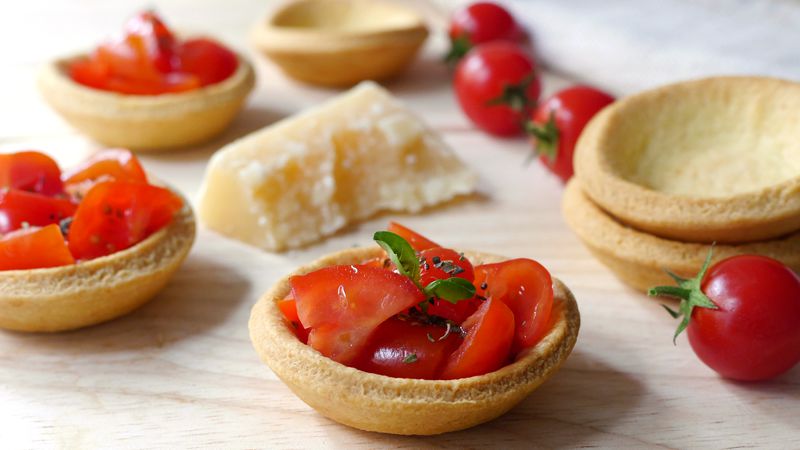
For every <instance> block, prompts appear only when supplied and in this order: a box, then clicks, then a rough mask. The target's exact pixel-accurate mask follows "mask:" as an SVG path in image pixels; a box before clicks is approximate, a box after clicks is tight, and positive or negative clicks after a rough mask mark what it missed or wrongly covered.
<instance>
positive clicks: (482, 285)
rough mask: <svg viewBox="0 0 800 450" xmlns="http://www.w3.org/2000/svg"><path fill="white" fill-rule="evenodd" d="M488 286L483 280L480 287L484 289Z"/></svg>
mask: <svg viewBox="0 0 800 450" xmlns="http://www.w3.org/2000/svg"><path fill="white" fill-rule="evenodd" d="M488 287H489V285H488V284H486V282H485V281H484V282H483V283H481V289H483V290H484V291H485V290H486V288H488Z"/></svg>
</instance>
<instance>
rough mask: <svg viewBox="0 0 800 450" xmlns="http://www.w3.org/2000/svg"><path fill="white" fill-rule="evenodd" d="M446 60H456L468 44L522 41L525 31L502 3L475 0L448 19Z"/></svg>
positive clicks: (466, 49)
mask: <svg viewBox="0 0 800 450" xmlns="http://www.w3.org/2000/svg"><path fill="white" fill-rule="evenodd" d="M449 35H450V43H451V46H452V48H451V50H450V53H449V54H448V55H447V60H448V61H458V60H459V59H460V58H462V57H463V56H464V55H465V54H466V53H467V51H469V49H470V48H472V47H473V46H475V45H478V44H483V43H484V42H490V41H512V42H523V41H525V39H526V37H525V33H524V32H523V30H522V29H521V28H520V26H519V25H518V24H517V21H516V20H515V19H514V17H513V16H512V15H511V13H509V12H508V10H506V9H505V8H503V7H502V6H500V5H498V4H496V3H492V2H477V3H473V4H471V5H469V6H467V7H465V8H462V9H459V10H458V11H456V12H455V14H453V17H452V18H451V19H450V30H449Z"/></svg>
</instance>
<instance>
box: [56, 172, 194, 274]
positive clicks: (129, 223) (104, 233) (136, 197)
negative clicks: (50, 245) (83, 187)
mask: <svg viewBox="0 0 800 450" xmlns="http://www.w3.org/2000/svg"><path fill="white" fill-rule="evenodd" d="M182 206H183V201H182V200H181V198H180V197H178V196H177V195H175V194H173V193H172V192H171V191H170V190H168V189H164V188H160V187H157V186H151V185H149V184H144V183H139V182H129V181H105V182H101V183H97V184H96V185H94V187H92V188H91V189H90V190H89V192H88V193H87V194H86V197H84V198H83V200H82V201H81V203H80V205H78V209H77V211H76V212H75V216H74V219H73V221H72V224H71V225H70V228H69V232H68V241H69V249H70V251H72V255H73V256H74V257H75V258H76V259H92V258H97V257H100V256H105V255H108V254H111V253H114V252H117V251H120V250H124V249H126V248H128V247H131V246H133V245H135V244H137V243H139V242H141V241H142V240H144V239H145V238H147V237H148V236H150V235H151V234H153V233H155V232H156V231H158V230H160V229H161V228H163V227H164V226H166V225H167V224H169V223H170V222H171V221H172V219H173V218H174V216H175V214H176V213H177V212H178V211H179V210H180V209H181V207H182Z"/></svg>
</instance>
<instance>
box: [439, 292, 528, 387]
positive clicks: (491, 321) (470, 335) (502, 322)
mask: <svg viewBox="0 0 800 450" xmlns="http://www.w3.org/2000/svg"><path fill="white" fill-rule="evenodd" d="M462 328H463V329H464V330H465V331H466V332H467V337H466V338H464V341H463V342H462V343H461V345H460V346H459V347H458V349H456V351H455V352H454V353H453V354H452V355H451V356H450V358H449V360H448V362H447V365H446V366H445V368H444V371H443V372H442V376H441V378H442V379H443V380H451V379H455V378H467V377H472V376H475V375H482V374H486V373H489V372H493V371H495V370H497V369H499V368H500V367H502V366H503V365H504V364H505V363H506V362H507V361H508V359H509V353H510V350H511V344H512V342H513V340H514V313H512V312H511V310H510V309H509V308H508V306H506V304H505V303H503V302H502V301H501V300H499V299H494V298H490V299H489V300H487V301H485V302H484V303H483V304H482V305H481V307H480V308H478V310H477V311H476V312H475V314H473V315H471V316H470V317H469V318H468V319H467V320H466V321H464V324H463V325H462Z"/></svg>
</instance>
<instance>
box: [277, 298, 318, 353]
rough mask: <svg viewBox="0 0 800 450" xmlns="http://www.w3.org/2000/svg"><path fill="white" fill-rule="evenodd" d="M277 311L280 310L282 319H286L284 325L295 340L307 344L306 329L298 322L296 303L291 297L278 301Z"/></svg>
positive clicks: (307, 331) (307, 330)
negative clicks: (295, 337)
mask: <svg viewBox="0 0 800 450" xmlns="http://www.w3.org/2000/svg"><path fill="white" fill-rule="evenodd" d="M278 309H280V310H281V313H282V314H283V317H284V318H285V319H286V324H287V325H288V326H289V328H290V329H291V330H292V332H293V333H294V335H295V336H297V339H299V340H300V342H302V343H303V344H306V343H308V333H309V331H311V330H309V329H308V328H306V327H304V326H303V323H302V322H300V317H299V316H298V315H297V302H295V300H294V298H292V296H291V295H290V296H288V297H286V298H284V299H283V300H280V301H278Z"/></svg>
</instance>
